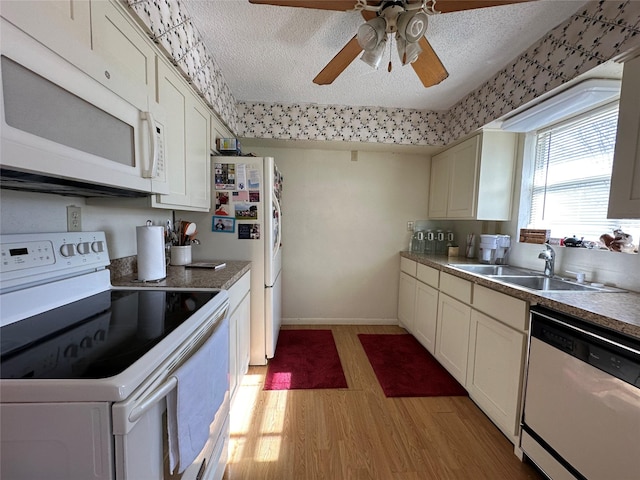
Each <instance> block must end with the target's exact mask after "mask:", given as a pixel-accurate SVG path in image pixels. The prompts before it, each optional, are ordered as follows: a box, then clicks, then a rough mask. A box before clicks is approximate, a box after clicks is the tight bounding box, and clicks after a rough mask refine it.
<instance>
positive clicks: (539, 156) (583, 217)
mask: <svg viewBox="0 0 640 480" xmlns="http://www.w3.org/2000/svg"><path fill="white" fill-rule="evenodd" d="M617 121H618V103H617V102H616V103H614V104H610V105H607V106H605V107H602V108H599V109H596V110H594V111H592V112H590V113H588V114H586V115H582V116H580V117H577V118H575V119H571V120H568V121H566V122H563V123H560V124H558V125H554V126H552V127H550V128H548V129H545V130H541V131H539V132H537V139H536V148H535V159H534V161H535V165H534V171H533V185H532V202H531V212H530V221H529V227H530V228H544V229H550V230H551V236H553V237H556V238H563V237H570V236H573V235H575V236H576V237H578V238H581V237H584V238H585V240H594V241H595V240H598V239H599V237H600V235H602V234H603V233H609V234H611V233H612V232H613V230H615V229H617V228H622V230H624V231H625V232H626V233H630V234H632V235H633V236H634V241H637V240H638V237H637V235H639V234H640V221H638V220H624V219H607V204H608V202H609V187H610V183H611V171H612V168H613V152H614V149H615V142H616V129H617Z"/></svg>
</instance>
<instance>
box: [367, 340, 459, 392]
mask: <svg viewBox="0 0 640 480" xmlns="http://www.w3.org/2000/svg"><path fill="white" fill-rule="evenodd" d="M358 338H359V339H360V343H361V344H362V347H363V348H364V351H365V353H366V354H367V357H368V358H369V363H370V364H371V366H372V367H373V371H374V372H375V374H376V377H378V382H379V383H380V386H381V387H382V390H383V391H384V394H385V395H386V396H387V397H438V396H459V395H467V391H466V390H465V389H464V388H463V387H462V385H460V384H459V383H458V382H457V380H456V379H455V378H453V377H452V376H451V375H450V374H449V372H447V371H446V370H445V369H444V367H443V366H442V365H440V364H439V363H438V361H437V360H436V359H435V358H433V356H432V355H431V354H430V353H429V352H428V351H427V350H426V349H425V348H424V347H423V346H422V345H420V343H419V342H418V341H417V340H416V339H415V338H414V337H413V336H412V335H408V334H380V335H377V334H359V335H358Z"/></svg>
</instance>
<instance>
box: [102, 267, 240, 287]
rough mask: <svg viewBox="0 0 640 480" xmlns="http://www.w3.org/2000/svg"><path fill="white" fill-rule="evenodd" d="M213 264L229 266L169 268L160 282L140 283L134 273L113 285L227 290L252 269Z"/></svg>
mask: <svg viewBox="0 0 640 480" xmlns="http://www.w3.org/2000/svg"><path fill="white" fill-rule="evenodd" d="M207 261H209V260H207ZM211 262H224V263H226V264H227V266H226V267H224V268H221V269H219V270H214V269H212V268H187V267H179V266H169V267H167V278H165V279H164V280H161V281H159V282H140V281H138V275H137V273H133V274H130V275H125V276H122V277H116V278H113V279H112V280H111V284H112V285H113V286H115V287H133V288H139V287H141V286H145V287H150V288H153V287H156V288H186V289H189V288H191V289H198V288H221V289H225V290H226V289H229V288H230V287H231V286H232V285H233V284H234V283H236V282H237V281H238V280H240V278H241V277H242V276H243V275H244V274H245V273H247V272H248V271H249V270H250V269H251V262H247V261H241V260H211Z"/></svg>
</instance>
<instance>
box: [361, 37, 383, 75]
mask: <svg viewBox="0 0 640 480" xmlns="http://www.w3.org/2000/svg"><path fill="white" fill-rule="evenodd" d="M386 46H387V37H386V35H385V36H384V37H383V38H382V40H381V41H380V43H378V45H376V47H375V48H372V49H371V50H365V51H364V53H363V54H362V56H361V57H360V60H362V61H363V62H364V63H366V64H367V65H369V66H371V67H373V68H375V69H377V68H378V67H379V66H380V63H382V57H383V56H384V49H385V47H386Z"/></svg>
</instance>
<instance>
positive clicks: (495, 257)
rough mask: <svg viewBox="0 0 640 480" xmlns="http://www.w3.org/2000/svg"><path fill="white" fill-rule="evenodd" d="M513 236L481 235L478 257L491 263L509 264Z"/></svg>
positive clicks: (483, 261) (481, 261) (482, 261)
mask: <svg viewBox="0 0 640 480" xmlns="http://www.w3.org/2000/svg"><path fill="white" fill-rule="evenodd" d="M510 248H511V237H510V236H509V235H480V246H479V248H478V259H479V261H480V263H487V264H490V265H508V264H509V250H510Z"/></svg>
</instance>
